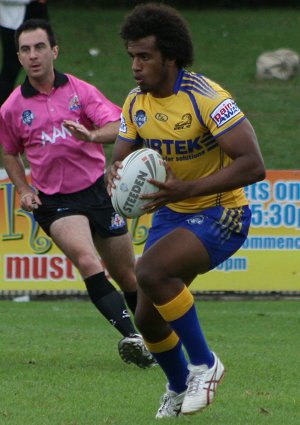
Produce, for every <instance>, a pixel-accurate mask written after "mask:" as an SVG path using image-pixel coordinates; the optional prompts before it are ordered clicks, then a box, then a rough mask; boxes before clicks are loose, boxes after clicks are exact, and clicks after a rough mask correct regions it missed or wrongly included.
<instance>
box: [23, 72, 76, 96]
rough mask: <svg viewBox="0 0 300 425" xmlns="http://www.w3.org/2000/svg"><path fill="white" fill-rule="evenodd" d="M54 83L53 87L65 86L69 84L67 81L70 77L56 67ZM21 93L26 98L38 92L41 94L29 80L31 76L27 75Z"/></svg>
mask: <svg viewBox="0 0 300 425" xmlns="http://www.w3.org/2000/svg"><path fill="white" fill-rule="evenodd" d="M54 75H55V77H54V84H53V87H55V88H56V87H60V86H63V85H65V84H67V82H68V81H69V79H68V77H67V76H66V74H63V73H62V72H58V71H56V69H55V70H54ZM21 93H22V95H23V96H24V97H26V98H30V97H33V96H36V95H37V94H39V91H38V90H36V89H35V88H34V87H33V86H32V85H31V84H30V82H29V78H28V77H26V78H25V81H24V83H23V84H22V85H21Z"/></svg>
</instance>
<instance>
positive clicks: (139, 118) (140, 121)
mask: <svg viewBox="0 0 300 425" xmlns="http://www.w3.org/2000/svg"><path fill="white" fill-rule="evenodd" d="M133 121H134V122H135V123H136V125H137V126H138V128H141V127H142V126H143V125H144V124H145V122H147V116H146V112H145V111H143V110H142V109H139V110H138V111H137V112H136V114H135V116H134V118H133Z"/></svg>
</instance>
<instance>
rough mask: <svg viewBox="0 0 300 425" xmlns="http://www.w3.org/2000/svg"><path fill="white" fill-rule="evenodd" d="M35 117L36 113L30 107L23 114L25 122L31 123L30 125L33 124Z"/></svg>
mask: <svg viewBox="0 0 300 425" xmlns="http://www.w3.org/2000/svg"><path fill="white" fill-rule="evenodd" d="M34 118H35V115H34V113H33V112H32V111H30V109H27V110H26V111H24V112H23V114H22V121H23V123H24V124H27V125H29V127H30V126H31V124H32V121H33V119H34Z"/></svg>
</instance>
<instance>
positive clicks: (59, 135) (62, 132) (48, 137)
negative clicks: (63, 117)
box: [41, 124, 72, 146]
mask: <svg viewBox="0 0 300 425" xmlns="http://www.w3.org/2000/svg"><path fill="white" fill-rule="evenodd" d="M68 136H72V133H71V132H70V131H69V130H68V129H67V128H66V127H64V126H63V124H62V125H61V128H57V127H55V126H54V127H53V129H52V134H48V133H46V131H42V135H41V140H42V144H43V145H44V146H45V145H46V144H47V143H56V141H57V140H58V139H64V140H65V139H66V138H67V137H68Z"/></svg>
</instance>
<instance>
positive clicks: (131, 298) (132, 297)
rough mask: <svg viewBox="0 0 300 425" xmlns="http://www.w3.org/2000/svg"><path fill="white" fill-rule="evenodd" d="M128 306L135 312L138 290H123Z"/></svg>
mask: <svg viewBox="0 0 300 425" xmlns="http://www.w3.org/2000/svg"><path fill="white" fill-rule="evenodd" d="M123 295H124V298H125V301H126V304H127V306H128V307H129V308H130V310H131V312H132V313H133V314H134V313H135V310H136V305H137V291H134V292H123Z"/></svg>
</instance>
